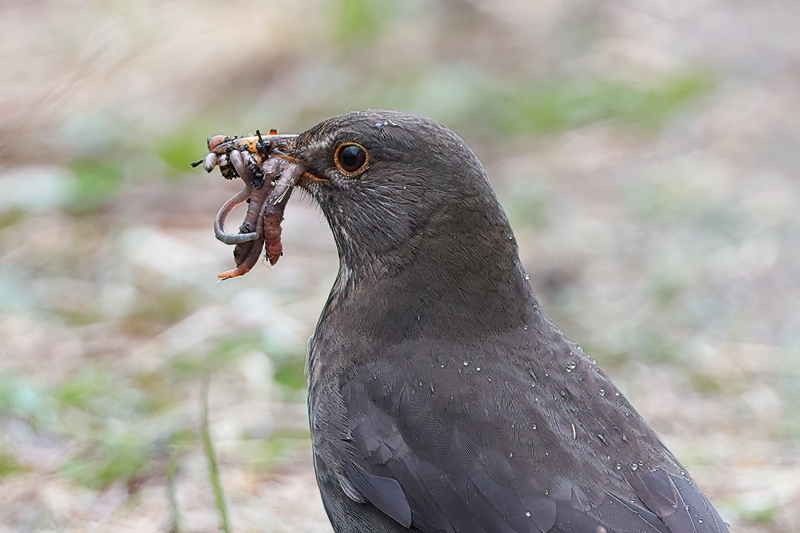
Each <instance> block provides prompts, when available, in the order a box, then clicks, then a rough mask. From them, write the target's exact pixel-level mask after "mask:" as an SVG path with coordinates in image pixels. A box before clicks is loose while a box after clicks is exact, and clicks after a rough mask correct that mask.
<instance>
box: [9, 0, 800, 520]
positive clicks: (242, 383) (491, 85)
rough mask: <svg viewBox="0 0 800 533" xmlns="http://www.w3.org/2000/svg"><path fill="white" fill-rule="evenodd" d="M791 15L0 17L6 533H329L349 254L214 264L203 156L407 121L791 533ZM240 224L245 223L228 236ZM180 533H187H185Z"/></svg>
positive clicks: (795, 494)
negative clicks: (323, 463) (347, 124)
mask: <svg viewBox="0 0 800 533" xmlns="http://www.w3.org/2000/svg"><path fill="white" fill-rule="evenodd" d="M798 20H800V3H798V2H796V1H794V0H759V1H748V0H669V1H667V0H638V1H632V0H603V1H601V0H561V1H555V0H544V1H538V2H524V1H513V0H441V1H438V2H423V1H421V0H382V1H369V0H295V1H292V2H277V1H274V2H272V1H253V0H251V1H248V2H244V1H240V0H233V1H229V2H219V1H213V2H212V1H207V0H191V1H190V0H173V1H167V0H145V1H136V2H134V1H125V0H58V1H56V0H36V1H24V2H23V1H21V0H4V1H3V3H2V6H0V531H2V532H6V531H8V532H12V531H13V532H18V531H37V532H38V531H70V532H72V531H75V532H77V531H103V532H118V531H125V532H128V531H168V530H170V529H171V528H172V529H173V530H175V531H187V532H188V531H191V532H195V531H198V532H200V531H202V532H205V531H214V530H216V529H217V527H218V523H219V516H218V513H217V510H216V508H215V504H214V497H213V489H212V486H211V484H210V482H209V478H208V474H207V470H208V468H207V460H206V457H205V455H204V453H203V447H202V442H201V439H200V437H199V428H200V423H201V400H202V399H203V393H202V390H203V382H204V380H205V379H206V378H207V377H210V387H209V390H210V393H209V406H210V407H209V409H210V424H211V435H212V436H213V439H214V443H215V444H216V447H217V452H218V454H219V464H220V470H221V476H222V482H223V486H224V488H225V491H226V497H227V501H228V505H229V512H230V519H231V522H232V525H233V529H234V530H235V531H241V532H246V531H253V532H256V531H269V532H281V531H286V532H288V531H292V532H295V531H308V532H318V531H323V532H324V531H330V527H329V526H328V524H327V519H326V518H325V516H324V511H323V510H322V505H321V502H320V498H319V495H318V492H317V489H316V485H315V482H314V477H313V472H312V467H311V454H310V443H309V437H308V429H307V422H306V414H305V404H304V401H305V393H304V381H305V378H304V375H303V359H304V354H305V346H306V340H307V338H308V336H309V335H310V334H311V333H312V332H313V328H314V325H315V323H316V320H317V317H318V314H319V312H320V310H321V308H322V305H323V303H324V301H325V298H326V296H327V293H328V290H329V288H330V286H331V283H332V282H333V279H334V276H335V273H336V268H337V259H336V253H335V248H334V245H333V240H332V238H331V236H330V232H329V230H328V228H327V227H326V225H325V222H324V220H323V218H322V216H321V214H320V213H319V211H318V210H317V209H315V208H314V206H312V205H311V204H310V202H309V201H308V199H306V198H302V197H301V195H300V194H297V195H295V197H294V198H293V199H292V202H291V205H289V207H288V209H287V211H286V221H285V222H284V225H283V228H284V239H283V240H284V249H285V253H286V255H285V256H284V257H283V258H282V259H281V261H280V262H279V263H278V264H277V265H276V266H275V267H274V268H268V267H266V266H265V265H264V264H263V262H262V264H260V265H259V266H257V267H256V268H255V269H254V270H253V271H252V272H251V273H250V274H248V275H247V276H245V277H244V278H238V279H235V280H231V281H227V282H225V283H216V274H217V273H218V272H221V271H223V270H225V269H227V268H230V267H231V265H232V264H233V260H232V256H231V251H232V250H231V248H230V247H228V246H225V245H223V244H221V243H219V242H218V241H217V240H216V239H215V238H214V236H213V232H212V229H211V223H212V219H213V216H214V213H215V212H216V210H217V209H218V207H219V206H220V205H221V204H222V202H223V201H224V200H225V199H227V198H228V197H229V196H230V195H232V194H233V193H234V192H236V191H237V190H238V189H239V188H240V186H239V185H237V184H236V183H230V182H226V181H225V180H223V179H222V178H221V177H220V175H219V173H217V172H215V173H214V174H211V175H209V174H206V173H205V172H203V171H202V170H200V169H194V170H193V169H191V168H190V167H189V163H190V162H191V161H193V160H196V159H199V158H201V157H203V156H204V155H205V152H206V150H205V141H206V138H207V137H209V136H211V135H213V134H218V133H225V134H244V133H247V132H252V131H254V130H255V129H258V128H260V129H262V130H268V129H269V128H277V129H279V130H280V131H281V132H283V133H290V132H300V131H303V130H305V129H307V128H308V127H310V126H312V125H314V124H316V123H317V122H319V121H321V120H323V119H325V118H328V117H329V116H332V115H337V114H341V113H344V112H347V111H350V110H353V109H362V108H369V107H373V108H397V109H402V110H406V111H411V112H415V113H418V114H422V115H427V116H430V117H432V118H434V119H436V120H438V121H440V122H443V123H444V124H446V125H448V126H449V127H451V128H452V129H453V130H455V131H456V132H457V133H459V134H460V135H461V136H462V137H463V138H464V139H465V140H466V141H467V142H468V143H469V144H470V145H471V146H472V147H473V149H474V150H475V152H476V153H477V154H478V156H479V157H480V158H481V160H482V161H483V163H484V165H485V166H486V168H487V171H488V173H489V176H490V177H491V179H492V181H493V183H494V185H495V187H496V189H497V192H498V194H499V196H500V197H501V200H502V202H503V203H504V205H505V207H506V210H507V212H508V214H509V216H510V218H511V221H512V224H513V226H514V228H515V231H516V233H517V236H518V238H519V242H520V249H521V254H522V257H523V260H524V263H525V265H526V268H527V270H528V272H529V273H530V275H531V280H532V282H533V285H534V288H535V289H536V291H537V292H538V294H539V297H540V299H541V301H542V303H543V306H544V308H545V310H546V311H547V312H548V313H549V314H550V315H551V317H552V318H553V319H554V321H555V322H556V323H557V324H558V325H559V326H560V327H561V328H562V329H564V330H565V331H566V332H567V334H568V335H569V336H570V337H571V338H572V339H573V340H576V341H577V342H579V343H580V344H581V345H582V346H583V347H584V349H585V350H586V351H588V352H589V353H590V354H592V355H593V356H594V357H595V358H596V359H597V360H598V362H599V363H600V364H601V366H603V367H604V368H605V369H606V371H607V372H608V373H609V374H611V375H612V377H613V378H614V379H615V381H616V382H617V384H618V385H620V386H621V387H622V389H623V390H625V391H626V393H627V395H628V396H629V398H630V399H631V400H632V402H633V404H634V405H635V406H637V408H638V409H639V410H640V412H641V413H642V414H643V415H644V417H645V418H646V419H647V420H648V421H649V422H650V423H651V424H652V425H653V426H654V427H655V428H656V429H657V430H658V432H659V433H660V435H661V436H662V438H663V439H664V440H665V441H666V443H667V444H668V446H669V447H670V448H671V449H672V450H673V451H674V452H675V454H676V455H677V456H678V457H679V458H680V459H681V460H682V461H683V462H684V464H685V465H686V466H687V467H688V468H689V469H690V470H691V472H692V473H693V474H694V476H695V478H696V479H697V480H698V482H699V483H700V485H701V486H702V487H703V488H704V489H705V490H706V492H707V493H708V494H709V495H710V496H711V497H712V499H713V500H714V501H715V503H716V504H717V507H718V509H719V510H720V512H721V514H722V515H723V516H724V517H725V518H726V520H728V521H729V522H731V524H732V525H733V526H734V527H733V530H735V531H739V532H787V531H798V530H800V370H798V368H800V364H799V363H800V305H798V296H799V295H800V214H799V213H800V113H798V109H800V32H798V31H797V21H798ZM232 220H233V219H232ZM176 523H177V526H176Z"/></svg>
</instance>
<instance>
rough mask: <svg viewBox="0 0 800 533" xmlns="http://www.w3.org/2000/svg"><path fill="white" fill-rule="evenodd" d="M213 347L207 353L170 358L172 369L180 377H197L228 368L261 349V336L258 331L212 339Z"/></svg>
mask: <svg viewBox="0 0 800 533" xmlns="http://www.w3.org/2000/svg"><path fill="white" fill-rule="evenodd" d="M210 344H211V348H210V349H209V350H208V351H207V352H205V353H191V354H186V355H180V356H176V357H174V358H172V359H171V360H170V363H169V366H170V371H171V372H174V374H175V375H176V376H177V377H179V378H189V379H193V378H197V377H199V376H204V375H206V374H207V373H208V372H214V371H215V370H219V369H221V368H226V367H228V366H230V365H232V364H233V363H235V362H236V360H237V359H238V358H239V357H240V356H242V355H244V354H246V353H248V352H252V351H253V350H260V347H261V336H260V335H259V334H258V333H257V332H245V333H243V334H241V335H233V336H230V337H225V338H223V339H215V340H214V341H210Z"/></svg>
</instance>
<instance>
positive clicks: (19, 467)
mask: <svg viewBox="0 0 800 533" xmlns="http://www.w3.org/2000/svg"><path fill="white" fill-rule="evenodd" d="M30 470H32V468H31V467H29V466H27V465H24V464H22V463H20V462H18V461H17V459H16V457H14V456H13V455H11V454H10V453H7V452H0V478H4V477H6V476H10V475H13V474H19V473H21V472H28V471H30Z"/></svg>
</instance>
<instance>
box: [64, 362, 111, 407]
mask: <svg viewBox="0 0 800 533" xmlns="http://www.w3.org/2000/svg"><path fill="white" fill-rule="evenodd" d="M115 389H117V388H116V387H114V386H113V385H112V384H111V383H110V380H109V376H108V374H107V372H104V371H102V370H100V369H99V368H97V367H96V366H94V365H93V366H90V367H88V368H84V369H83V370H82V371H80V372H79V373H78V374H77V375H75V376H72V377H70V378H68V379H67V380H65V381H63V382H61V383H60V384H58V385H56V386H55V387H54V388H53V391H52V394H53V396H54V397H55V399H56V401H57V402H58V404H59V405H60V406H61V407H66V406H69V407H77V408H78V409H84V410H85V409H88V408H90V407H91V406H92V404H94V403H95V402H101V403H103V404H107V402H108V399H109V397H112V396H114V391H115Z"/></svg>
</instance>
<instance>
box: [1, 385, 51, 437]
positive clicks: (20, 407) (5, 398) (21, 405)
mask: <svg viewBox="0 0 800 533" xmlns="http://www.w3.org/2000/svg"><path fill="white" fill-rule="evenodd" d="M0 413H4V414H7V415H11V416H15V417H18V418H21V419H23V420H26V421H27V422H29V423H31V424H32V425H38V424H40V423H46V424H52V423H54V422H55V420H56V409H55V402H54V401H53V399H52V397H50V396H49V395H48V394H46V393H44V392H43V391H42V390H41V389H40V388H39V387H36V386H35V385H34V384H33V383H31V382H30V381H28V380H26V379H22V378H18V377H15V376H3V377H0Z"/></svg>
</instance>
